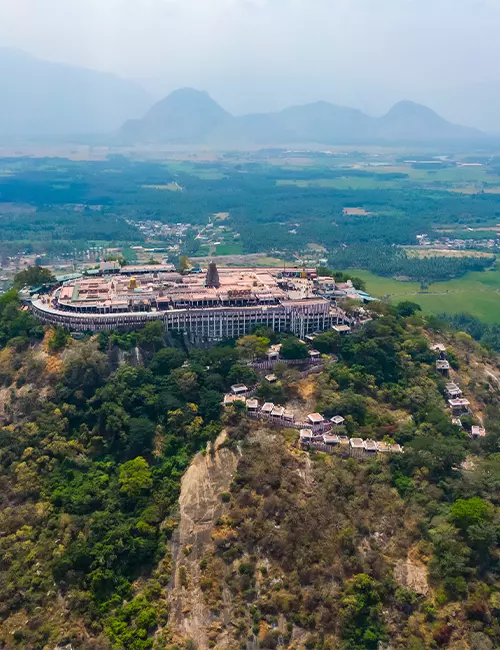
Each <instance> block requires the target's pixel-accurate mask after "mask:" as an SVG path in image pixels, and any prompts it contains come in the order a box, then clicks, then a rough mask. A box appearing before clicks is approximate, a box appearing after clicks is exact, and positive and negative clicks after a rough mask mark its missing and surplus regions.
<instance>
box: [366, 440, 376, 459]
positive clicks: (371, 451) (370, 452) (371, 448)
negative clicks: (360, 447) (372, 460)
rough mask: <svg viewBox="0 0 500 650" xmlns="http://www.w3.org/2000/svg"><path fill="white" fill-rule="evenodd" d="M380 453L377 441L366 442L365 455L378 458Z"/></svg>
mask: <svg viewBox="0 0 500 650" xmlns="http://www.w3.org/2000/svg"><path fill="white" fill-rule="evenodd" d="M377 452H378V445H377V443H376V442H375V440H365V454H366V455H367V456H376V455H377Z"/></svg>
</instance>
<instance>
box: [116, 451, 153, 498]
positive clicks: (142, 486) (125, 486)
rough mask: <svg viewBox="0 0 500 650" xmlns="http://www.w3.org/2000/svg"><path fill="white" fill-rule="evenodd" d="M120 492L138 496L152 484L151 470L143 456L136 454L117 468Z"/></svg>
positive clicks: (129, 495)
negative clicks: (136, 455) (135, 456)
mask: <svg viewBox="0 0 500 650" xmlns="http://www.w3.org/2000/svg"><path fill="white" fill-rule="evenodd" d="M118 482H119V484H120V492H123V494H125V495H126V496H128V497H138V496H140V495H141V494H142V493H143V492H145V491H146V490H149V489H150V488H151V487H152V485H153V479H152V477H151V470H150V469H149V465H148V463H147V461H146V459H145V458H143V457H142V456H138V457H137V458H134V459H133V460H129V461H127V462H126V463H123V465H121V466H120V468H119V470H118Z"/></svg>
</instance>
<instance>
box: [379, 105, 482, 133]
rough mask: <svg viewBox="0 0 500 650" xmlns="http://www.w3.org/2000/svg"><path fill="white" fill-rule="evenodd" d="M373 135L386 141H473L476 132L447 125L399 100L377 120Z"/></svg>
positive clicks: (463, 127)
mask: <svg viewBox="0 0 500 650" xmlns="http://www.w3.org/2000/svg"><path fill="white" fill-rule="evenodd" d="M377 135H378V137H379V138H382V139H386V140H418V139H420V138H422V139H426V140H434V139H436V140H439V139H460V138H474V137H478V136H479V135H480V131H478V130H477V129H473V128H468V127H465V126H457V125H456V124H452V123H451V122H447V121H446V120H445V119H444V118H442V117H441V116H439V115H438V114H437V113H435V112H434V111H433V110H431V109H430V108H427V106H422V104H415V103H414V102H408V101H402V102H398V103H397V104H395V105H394V106H393V107H392V108H391V110H390V111H389V112H388V113H386V114H385V115H384V116H383V117H381V118H379V119H378V131H377Z"/></svg>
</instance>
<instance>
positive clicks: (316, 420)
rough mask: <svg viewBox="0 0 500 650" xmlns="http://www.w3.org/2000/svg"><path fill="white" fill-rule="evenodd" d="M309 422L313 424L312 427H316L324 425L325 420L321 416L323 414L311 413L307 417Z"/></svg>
mask: <svg viewBox="0 0 500 650" xmlns="http://www.w3.org/2000/svg"><path fill="white" fill-rule="evenodd" d="M307 421H308V423H309V424H312V426H315V427H316V426H320V425H321V424H323V422H324V421H325V418H324V417H323V416H322V415H321V413H309V415H308V416H307Z"/></svg>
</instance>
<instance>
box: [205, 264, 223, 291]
mask: <svg viewBox="0 0 500 650" xmlns="http://www.w3.org/2000/svg"><path fill="white" fill-rule="evenodd" d="M205 286H206V287H209V288H212V287H213V288H214V289H218V288H219V287H220V280H219V272H218V271H217V265H216V264H215V262H210V264H209V265H208V271H207V277H206V280H205Z"/></svg>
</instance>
